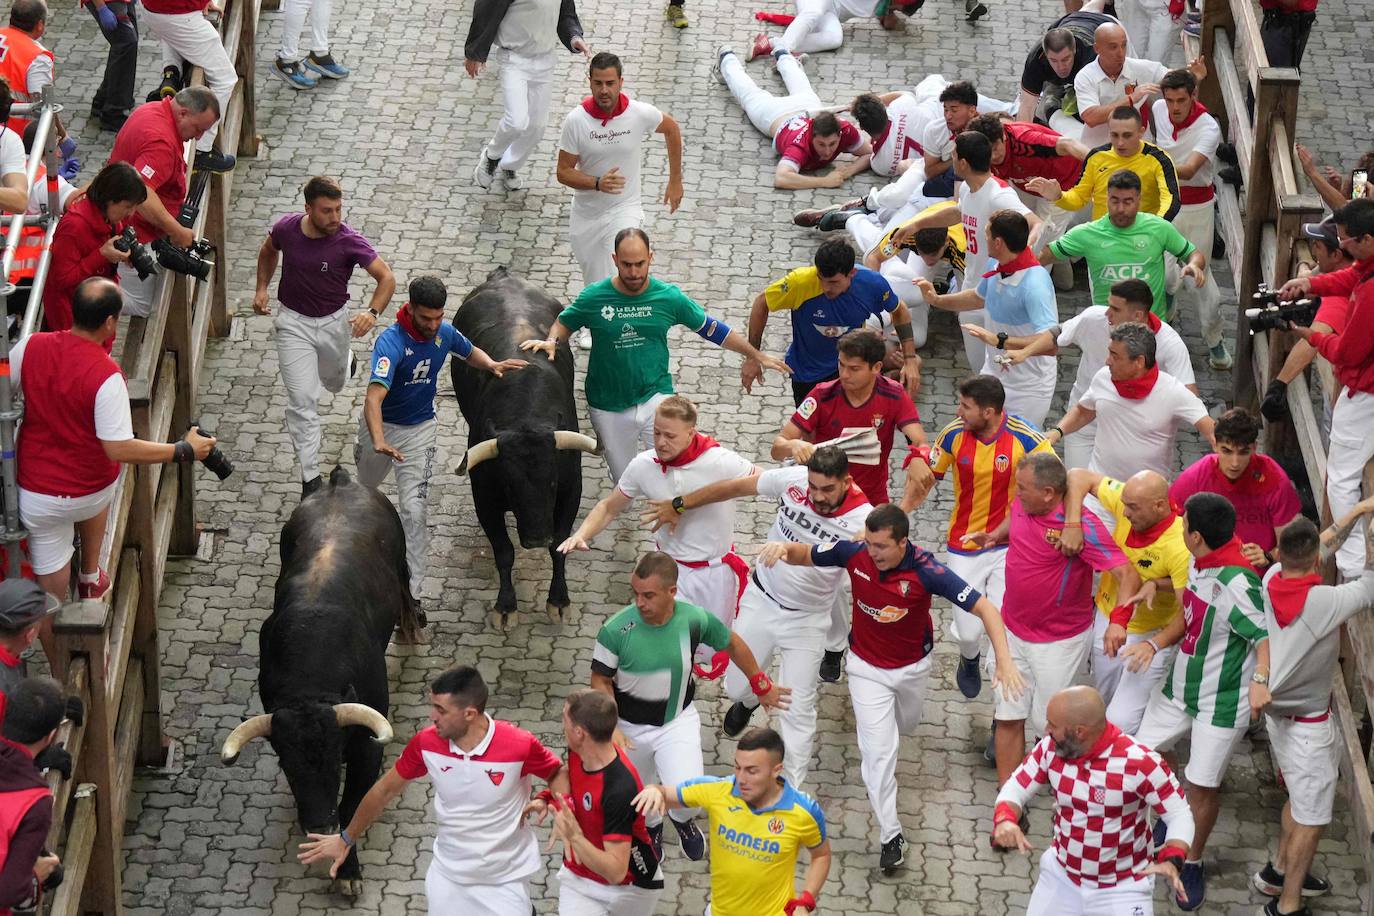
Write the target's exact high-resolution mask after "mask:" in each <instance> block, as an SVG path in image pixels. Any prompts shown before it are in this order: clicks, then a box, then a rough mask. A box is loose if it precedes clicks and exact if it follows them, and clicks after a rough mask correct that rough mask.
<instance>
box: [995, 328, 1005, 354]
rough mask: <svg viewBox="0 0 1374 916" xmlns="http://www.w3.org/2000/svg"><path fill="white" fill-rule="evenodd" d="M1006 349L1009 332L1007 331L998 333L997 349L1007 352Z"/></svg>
mask: <svg viewBox="0 0 1374 916" xmlns="http://www.w3.org/2000/svg"><path fill="white" fill-rule="evenodd" d="M1006 348H1007V332H1006V331H998V332H997V349H999V350H1005V349H1006Z"/></svg>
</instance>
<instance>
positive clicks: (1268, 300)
mask: <svg viewBox="0 0 1374 916" xmlns="http://www.w3.org/2000/svg"><path fill="white" fill-rule="evenodd" d="M1250 299H1251V301H1253V302H1254V303H1255V307H1254V308H1248V309H1246V310H1245V317H1246V318H1248V319H1250V333H1251V334H1256V333H1258V332H1260V331H1286V330H1287V329H1288V326H1289V325H1290V324H1296V325H1299V326H1300V327H1304V328H1305V327H1309V326H1310V325H1311V324H1312V320H1313V319H1314V318H1316V317H1317V309H1319V308H1321V304H1322V301H1321V299H1295V300H1293V301H1292V302H1280V301H1279V294H1278V291H1277V290H1273V289H1270V288H1269V284H1267V283H1261V284H1260V285H1259V286H1258V288H1256V290H1255V294H1254V295H1253V296H1251V297H1250Z"/></svg>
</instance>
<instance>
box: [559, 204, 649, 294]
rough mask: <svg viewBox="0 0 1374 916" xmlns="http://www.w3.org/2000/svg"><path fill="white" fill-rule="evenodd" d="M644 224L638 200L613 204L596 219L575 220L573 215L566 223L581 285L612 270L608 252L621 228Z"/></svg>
mask: <svg viewBox="0 0 1374 916" xmlns="http://www.w3.org/2000/svg"><path fill="white" fill-rule="evenodd" d="M643 225H644V208H643V207H642V206H640V203H639V201H634V203H633V204H630V205H627V206H623V207H616V208H615V209H614V210H612V211H611V212H610V213H606V214H604V215H603V216H602V217H601V218H600V219H597V220H589V219H579V218H578V217H577V214H575V213H574V214H573V216H572V218H571V220H569V223H568V239H569V241H570V242H571V243H572V251H573V257H575V258H576V259H577V266H578V267H580V268H582V285H583V286H591V285H592V284H593V283H598V282H600V281H602V280H604V279H606V278H607V277H609V276H610V275H611V274H612V273H614V271H615V262H614V261H612V260H611V254H612V253H613V252H614V251H615V237H616V234H617V233H618V232H620V230H621V229H629V228H632V227H639V226H643Z"/></svg>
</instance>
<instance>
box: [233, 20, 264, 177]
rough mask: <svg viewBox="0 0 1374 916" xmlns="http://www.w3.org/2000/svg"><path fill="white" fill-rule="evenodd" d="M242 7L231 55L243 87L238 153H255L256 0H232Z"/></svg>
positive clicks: (250, 154)
mask: <svg viewBox="0 0 1374 916" xmlns="http://www.w3.org/2000/svg"><path fill="white" fill-rule="evenodd" d="M234 2H235V4H236V5H239V6H241V7H242V9H243V37H242V38H241V39H240V41H239V54H238V57H236V58H235V59H234V64H235V67H236V68H237V69H238V72H239V85H240V86H242V87H243V121H242V123H241V124H240V125H239V147H238V154H239V155H240V156H256V155H257V154H258V116H257V110H258V102H257V98H258V91H257V80H258V75H257V71H258V54H257V45H258V0H234Z"/></svg>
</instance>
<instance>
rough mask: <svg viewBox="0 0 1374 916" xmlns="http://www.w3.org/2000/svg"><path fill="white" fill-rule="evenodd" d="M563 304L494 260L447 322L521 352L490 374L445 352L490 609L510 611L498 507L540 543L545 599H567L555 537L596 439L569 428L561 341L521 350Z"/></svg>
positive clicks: (561, 606)
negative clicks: (496, 586) (491, 592)
mask: <svg viewBox="0 0 1374 916" xmlns="http://www.w3.org/2000/svg"><path fill="white" fill-rule="evenodd" d="M561 308H562V307H561V306H560V304H559V303H558V301H557V300H555V299H553V298H552V297H550V296H548V295H547V294H545V293H544V292H542V291H540V290H537V289H535V288H534V287H532V286H529V285H528V284H526V283H524V282H523V281H521V280H520V279H519V278H517V277H514V276H511V275H510V274H509V273H507V272H506V269H505V268H503V267H501V268H497V269H496V270H494V271H492V273H491V274H490V275H489V276H488V277H487V279H486V281H485V282H484V283H482V285H481V286H478V287H477V288H476V289H474V290H473V291H472V292H470V293H468V295H467V296H466V297H465V298H464V299H463V302H462V305H460V306H459V307H458V311H457V312H456V313H455V314H454V317H453V324H454V326H455V327H457V328H458V330H459V331H461V332H462V333H463V334H464V336H466V337H467V338H468V339H469V340H471V341H472V342H473V344H474V345H475V346H478V347H481V348H482V349H483V350H485V351H486V353H487V355H489V356H490V357H491V358H492V359H494V360H502V359H510V358H526V359H528V360H529V365H528V366H526V367H525V368H524V369H520V370H518V371H514V372H507V373H505V375H504V376H503V377H502V378H499V379H498V378H496V377H495V376H494V375H492V374H491V373H489V372H482V371H479V370H476V369H473V368H471V367H470V366H468V365H467V364H466V363H464V362H463V361H461V360H454V362H453V390H454V392H455V393H456V394H457V397H458V407H459V409H460V410H462V412H463V417H464V419H466V420H467V423H468V451H467V454H466V455H465V456H464V458H463V466H464V467H465V468H466V470H467V472H468V474H469V476H470V479H471V482H472V500H473V504H474V506H475V507H476V510H477V520H478V521H479V522H481V524H482V530H483V531H484V532H485V533H486V536H487V540H488V541H489V542H490V543H491V550H492V558H493V560H494V561H495V562H496V570H497V572H498V574H499V575H500V577H501V588H500V591H499V593H498V594H497V597H496V608H495V609H496V611H497V612H498V613H499V614H500V615H501V617H502V620H503V621H504V619H505V618H506V616H507V615H509V614H511V613H513V612H514V611H515V608H516V604H515V586H514V585H512V584H511V567H512V566H513V565H514V564H515V547H514V545H512V544H511V539H510V535H509V534H508V533H507V531H506V513H508V512H509V513H511V514H512V515H514V516H515V530H516V533H517V534H518V535H519V537H520V546H521V547H525V548H527V549H528V548H536V547H547V548H548V549H549V557H550V560H551V561H552V565H553V577H552V579H551V580H550V582H549V594H548V600H547V605H546V609H547V611H548V612H549V614H550V615H551V616H559V617H561V616H562V613H563V611H564V610H565V609H566V608H567V607H568V605H569V604H570V603H571V602H570V599H569V598H568V583H567V579H566V578H565V577H564V567H565V565H566V562H565V558H564V556H563V555H562V554H561V553H559V552H558V550H557V547H558V545H559V544H560V543H562V541H563V540H564V539H565V538H567V537H568V535H569V534H570V533H571V532H572V526H573V522H574V521H575V520H576V519H577V509H578V505H579V503H580V502H581V500H582V455H581V453H582V452H583V451H587V452H591V451H594V450H595V447H596V444H595V442H594V440H592V439H591V438H590V437H588V436H584V435H582V434H581V433H579V432H578V429H577V405H576V403H575V401H574V399H573V361H572V354H571V352H570V351H569V350H568V348H567V347H566V346H563V347H559V349H558V353H557V358H556V359H554V360H553V361H549V360H548V359H547V358H546V357H545V355H544V354H542V353H533V354H531V353H524V352H521V350H520V344H521V343H522V342H523V341H526V340H531V339H538V340H542V339H544V338H545V337H547V336H548V333H549V328H550V327H551V326H552V325H553V322H554V320H555V319H556V318H557V317H558V313H559V311H560V310H561Z"/></svg>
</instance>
